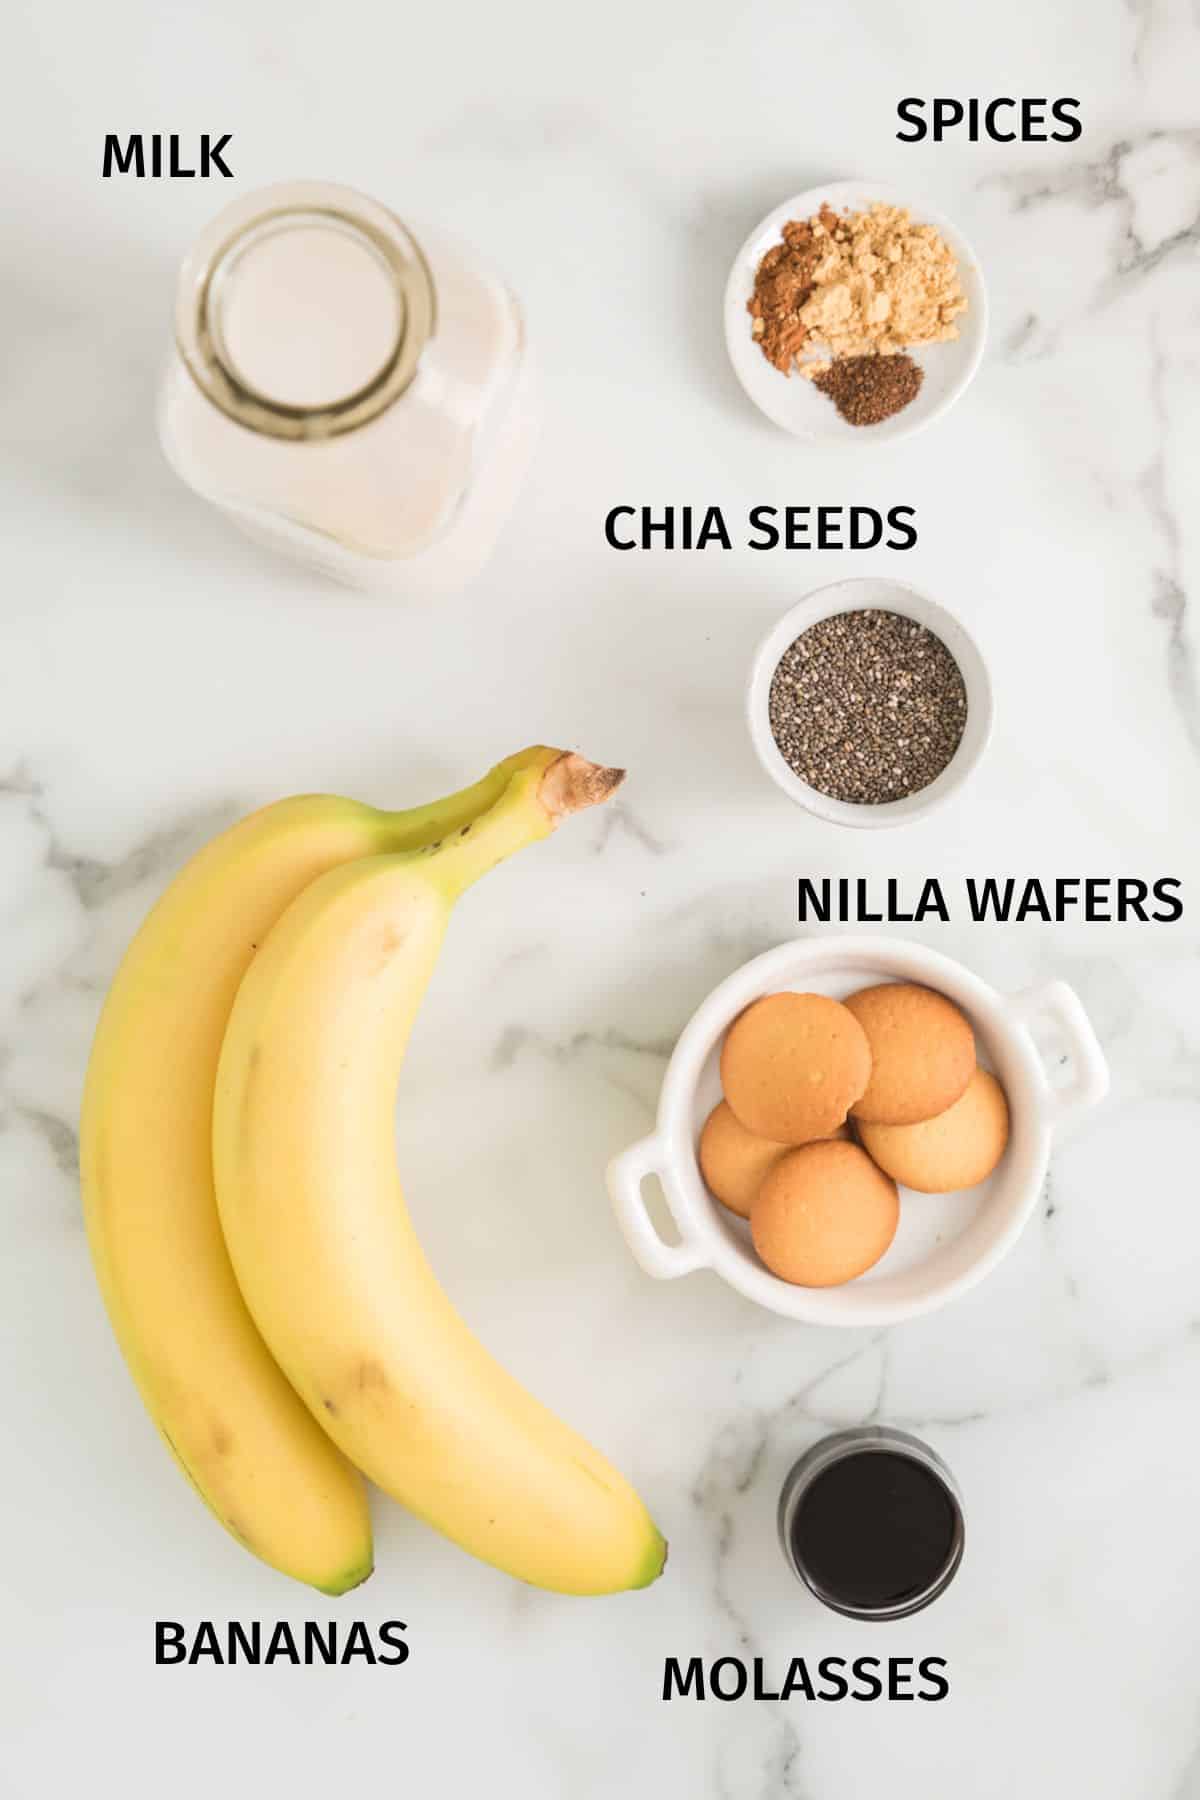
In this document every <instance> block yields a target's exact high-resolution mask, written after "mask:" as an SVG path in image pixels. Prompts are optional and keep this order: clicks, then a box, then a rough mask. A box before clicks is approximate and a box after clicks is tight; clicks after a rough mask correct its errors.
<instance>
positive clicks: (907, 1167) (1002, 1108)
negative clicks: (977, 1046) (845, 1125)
mask: <svg viewBox="0 0 1200 1800" xmlns="http://www.w3.org/2000/svg"><path fill="white" fill-rule="evenodd" d="M858 1131H859V1136H860V1137H861V1139H862V1141H863V1147H864V1148H865V1149H866V1150H867V1151H868V1152H869V1153H870V1155H871V1156H873V1157H874V1159H875V1161H876V1162H877V1163H878V1164H879V1167H880V1168H881V1169H884V1170H886V1172H887V1173H888V1174H889V1175H891V1176H892V1177H893V1178H894V1179H895V1180H896V1181H901V1182H903V1183H904V1186H905V1187H910V1188H915V1190H916V1192H917V1193H918V1194H952V1193H954V1192H955V1190H956V1189H958V1188H969V1187H974V1186H975V1184H976V1183H977V1182H980V1181H986V1180H987V1178H988V1176H989V1175H990V1174H991V1172H992V1170H993V1169H994V1168H995V1167H996V1164H997V1163H998V1162H999V1161H1000V1158H1001V1157H1002V1156H1003V1155H1004V1150H1005V1146H1006V1145H1007V1143H1008V1101H1007V1100H1006V1099H1005V1097H1004V1089H1003V1088H1002V1087H1001V1086H1000V1083H999V1082H998V1081H997V1080H996V1077H995V1076H994V1075H992V1074H989V1072H988V1071H987V1070H986V1069H976V1071H975V1073H974V1075H972V1077H971V1079H970V1081H969V1082H968V1083H967V1088H966V1092H965V1093H964V1094H962V1095H961V1096H960V1097H959V1098H958V1099H957V1100H956V1101H955V1102H954V1105H953V1106H951V1107H948V1108H947V1110H946V1111H945V1112H943V1113H939V1114H938V1116H937V1118H936V1119H925V1120H924V1121H923V1122H922V1123H921V1124H919V1125H868V1124H867V1123H866V1122H865V1121H863V1122H861V1123H860V1124H859V1127H858Z"/></svg>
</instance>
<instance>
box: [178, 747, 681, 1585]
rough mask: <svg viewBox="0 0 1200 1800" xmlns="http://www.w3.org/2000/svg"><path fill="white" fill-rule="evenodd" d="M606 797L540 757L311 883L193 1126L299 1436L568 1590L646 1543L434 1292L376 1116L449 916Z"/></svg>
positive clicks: (263, 963)
mask: <svg viewBox="0 0 1200 1800" xmlns="http://www.w3.org/2000/svg"><path fill="white" fill-rule="evenodd" d="M620 778H621V777H620V773H619V771H616V770H607V769H598V768H596V767H595V766H594V765H593V764H591V763H586V762H584V761H583V760H582V758H580V757H576V756H564V755H562V754H561V753H559V752H557V751H553V750H546V751H544V752H542V753H541V754H540V757H539V758H538V761H537V762H536V763H535V764H534V765H533V766H530V767H528V768H526V769H523V770H521V771H519V772H517V773H515V774H514V775H513V777H512V779H511V780H510V782H509V784H508V787H507V789H506V791H505V793H504V795H503V797H502V798H501V799H500V800H499V801H498V803H497V804H496V805H495V806H494V807H493V808H492V809H491V810H490V811H489V812H487V813H486V814H484V815H483V816H482V817H481V818H480V819H479V820H477V821H476V822H475V823H474V824H472V825H470V826H468V827H464V828H463V829H462V830H460V831H459V832H458V833H457V834H456V835H455V836H454V838H453V839H451V840H449V841H448V842H447V843H446V844H444V845H443V846H441V847H435V848H434V849H433V850H432V851H429V852H424V853H420V854H417V855H411V856H384V857H375V858H372V859H370V860H368V861H366V862H360V863H356V864H354V865H352V866H350V867H346V868H339V869H335V870H333V871H331V873H329V874H328V875H324V876H322V877H321V879H320V880H319V881H316V882H314V883H313V885H312V886H311V887H309V888H307V889H306V890H305V892H304V893H303V894H301V896H300V897H299V899H298V900H296V901H294V902H293V904H292V905H291V906H290V907H289V908H288V910H287V911H286V913H285V914H284V915H283V917H282V919H281V920H280V921H279V923H278V924H277V925H276V926H275V927H274V928H273V929H272V930H271V932H270V933H269V935H268V937H267V940H266V943H265V944H264V945H263V946H262V948H261V949H260V951H259V953H258V955H257V956H256V958H255V959H254V962H253V963H252V965H251V967H250V969H249V971H248V972H247V975H246V978H245V980H244V981H243V982H242V985H241V988H240V990H239V992H238V996H237V1000H236V1001H235V1003H234V1006H233V1011H232V1013H231V1015H230V1020H229V1028H228V1031H227V1033H226V1036H225V1044H224V1047H223V1049H222V1052H221V1061H220V1067H219V1070H218V1074H217V1090H216V1098H215V1104H214V1111H213V1150H214V1155H213V1162H214V1169H215V1173H216V1182H217V1202H218V1206H219V1209H220V1214H221V1223H222V1226H223V1228H224V1232H225V1240H226V1243H227V1244H228V1246H229V1252H230V1255H231V1257H232V1259H233V1264H234V1267H235V1269H236V1270H237V1276H238V1281H239V1283H240V1285H241V1289H242V1292H243V1294H244V1295H245V1297H246V1302H247V1305H248V1306H249V1308H250V1311H251V1313H252V1314H253V1316H254V1319H255V1321H256V1323H257V1325H258V1327H259V1330H260V1331H261V1332H262V1334H263V1337H264V1338H265V1340H266V1342H267V1343H268V1344H269V1345H270V1347H271V1350H272V1351H273V1352H274V1355H275V1357H276V1359H277V1360H278V1362H279V1365H280V1367H281V1368H282V1369H284V1370H285V1371H286V1373H287V1375H288V1377H289V1379H290V1380H291V1382H292V1385H293V1386H294V1387H295V1389H296V1391H297V1393H298V1394H299V1395H300V1396H301V1397H302V1398H303V1399H304V1401H305V1402H306V1403H307V1405H308V1406H309V1408H310V1409H311V1411H312V1413H313V1415H314V1417H315V1418H316V1419H319V1420H320V1422H321V1424H322V1425H323V1426H324V1428H325V1430H326V1431H327V1432H328V1433H329V1435H330V1437H331V1438H333V1440H334V1441H335V1442H336V1443H337V1444H338V1445H339V1446H340V1448H341V1449H342V1450H343V1451H344V1452H345V1454H346V1455H347V1456H348V1457H349V1458H350V1459H351V1460H352V1461H353V1462H354V1463H356V1464H357V1465H358V1467H359V1468H361V1469H362V1470H363V1472H364V1474H366V1475H367V1476H369V1477H370V1479H371V1480H372V1481H374V1482H376V1483H377V1484H378V1485H379V1486H380V1487H381V1488H383V1489H385V1490H386V1491H387V1492H388V1493H389V1494H391V1495H393V1496H394V1497H395V1498H396V1499H398V1500H400V1501H401V1502H402V1503H403V1504H404V1505H405V1506H407V1507H408V1508H409V1509H410V1510H411V1511H413V1512H414V1513H416V1514H418V1515H419V1516H420V1517H421V1518H423V1519H424V1520H426V1521H427V1522H428V1523H429V1524H431V1525H433V1526H435V1527H436V1528H437V1529H438V1530H439V1531H441V1532H443V1533H444V1534H445V1535H446V1536H447V1537H449V1538H452V1539H453V1540H454V1541H455V1542H457V1543H458V1544H461V1545H462V1546H463V1547H464V1548H465V1549H467V1550H469V1551H471V1552H472V1553H473V1554H474V1555H475V1556H478V1557H480V1558H482V1559H483V1560H484V1561H485V1562H489V1563H493V1564H495V1565H496V1566H498V1567H499V1568H502V1569H506V1570H507V1571H508V1572H509V1573H510V1574H513V1575H515V1576H518V1577H519V1578H520V1579H522V1580H524V1581H527V1582H530V1583H532V1584H533V1585H535V1586H538V1587H543V1588H551V1589H555V1590H558V1591H560V1592H563V1593H572V1594H599V1593H611V1592H615V1591H617V1590H619V1589H623V1588H629V1587H642V1586H645V1585H646V1584H648V1583H649V1582H651V1581H653V1580H654V1579H655V1577H656V1576H657V1575H658V1574H659V1573H660V1572H661V1570H662V1567H663V1564H664V1561H665V1557H666V1545H665V1543H664V1542H663V1539H662V1538H661V1537H660V1535H659V1533H658V1531H657V1530H656V1529H655V1526H654V1524H653V1522H652V1520H651V1518H650V1516H649V1514H648V1513H647V1511H646V1509H645V1507H644V1506H643V1504H642V1502H641V1501H640V1499H639V1498H638V1496H637V1495H636V1494H635V1493H634V1491H633V1489H632V1488H631V1487H630V1486H629V1485H628V1483H627V1482H626V1481H625V1480H624V1479H623V1478H622V1477H621V1476H620V1475H618V1474H617V1472H616V1470H615V1469H613V1468H612V1467H611V1466H610V1465H609V1464H608V1463H607V1462H606V1461H605V1460H604V1458H603V1457H601V1456H600V1455H599V1454H598V1453H597V1452H596V1451H595V1450H593V1449H592V1448H591V1446H590V1445H588V1444H586V1443H585V1442H584V1441H583V1439H582V1438H580V1437H577V1436H576V1434H575V1433H574V1432H573V1431H571V1430H570V1429H569V1428H568V1427H567V1426H566V1425H564V1424H563V1423H561V1421H559V1420H558V1419H557V1418H555V1417H554V1416H553V1414H551V1413H549V1412H547V1411H546V1410H545V1408H544V1407H542V1406H541V1405H540V1404H539V1403H538V1402H537V1401H536V1400H534V1399H533V1398H532V1396H531V1395H529V1394H528V1393H526V1391H525V1390H524V1389H523V1388H522V1387H521V1386H520V1385H519V1384H518V1383H517V1382H516V1381H515V1380H514V1379H513V1378H512V1376H510V1375H509V1374H508V1373H507V1372H506V1371H505V1370H504V1369H502V1368H501V1367H500V1366H499V1364H497V1363H496V1362H495V1361H493V1359H492V1358H491V1357H490V1356H489V1355H488V1353H487V1352H486V1351H485V1350H484V1349H483V1347H482V1345H481V1344H480V1343H479V1342H478V1340H477V1339H476V1338H475V1337H474V1336H472V1334H471V1332H470V1331H469V1330H468V1329H467V1327H466V1326H465V1324H464V1323H463V1321H462V1320H461V1319H460V1318H459V1316H458V1314H457V1313H456V1312H455V1311H454V1309H453V1308H452V1307H451V1305H450V1302H449V1301H448V1300H447V1298H446V1296H445V1294H444V1293H443V1292H442V1290H441V1288H440V1287H439V1286H438V1283H437V1281H436V1279H435V1277H434V1275H433V1272H432V1270H431V1269H430V1267H429V1264H428V1262H427V1261H426V1259H425V1256H424V1254H423V1252H422V1250H421V1246H420V1244H419V1242H418V1240H417V1237H416V1234H415V1232H414V1230H413V1227H412V1224H411V1221H410V1219H409V1216H408V1213H407V1211H406V1209H405V1206H404V1201H403V1198H402V1195H401V1192H400V1188H399V1183H398V1179H397V1174H396V1158H395V1100H396V1085H397V1080H398V1077H399V1073H400V1069H401V1064H402V1061H403V1056H404V1051H405V1047H406V1044H407V1040H408V1036H409V1031H410V1028H411V1026H412V1023H413V1020H414V1017H415V1015H416V1013H417V1010H418V1007H419V1005H420V1002H421V998H422V995H423V993H424V991H425V988H426V985H427V983H428V981H429V978H430V975H431V974H432V972H433V968H434V965H435V963H436V960H437V956H438V952H439V950H440V948H441V944H442V938H443V934H444V932H445V929H446V925H447V922H448V919H449V916H450V912H451V908H452V907H453V905H454V902H455V900H456V899H457V898H458V896H459V895H460V894H461V893H462V891H463V889H464V888H466V887H467V886H468V885H469V884H470V883H471V882H473V881H474V880H476V879H477V878H478V877H479V876H480V875H482V874H484V873H485V872H486V871H487V870H488V869H490V868H492V867H493V866H494V865H495V864H496V863H497V862H499V861H500V860H501V859H502V858H503V857H505V856H508V855H509V854H511V853H512V852H513V851H515V850H518V849H520V848H522V846H524V845H526V844H529V843H532V842H534V841H535V840H537V839H539V838H542V837H545V836H547V835H548V833H549V832H550V831H551V830H552V829H553V827H554V826H555V824H556V823H557V822H558V820H559V819H560V818H561V817H563V816H565V815H566V814H568V813H570V812H574V811H578V810H579V809H580V808H582V807H584V806H590V805H592V804H594V803H595V802H597V801H600V800H603V799H605V798H606V797H607V795H608V794H609V793H610V792H611V791H612V789H613V788H614V787H615V786H616V784H617V782H618V781H619V780H620Z"/></svg>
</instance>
